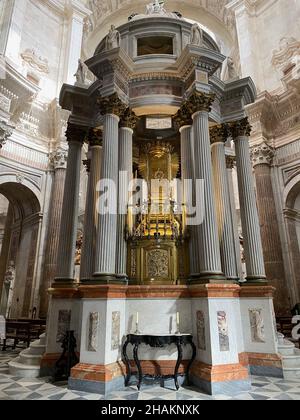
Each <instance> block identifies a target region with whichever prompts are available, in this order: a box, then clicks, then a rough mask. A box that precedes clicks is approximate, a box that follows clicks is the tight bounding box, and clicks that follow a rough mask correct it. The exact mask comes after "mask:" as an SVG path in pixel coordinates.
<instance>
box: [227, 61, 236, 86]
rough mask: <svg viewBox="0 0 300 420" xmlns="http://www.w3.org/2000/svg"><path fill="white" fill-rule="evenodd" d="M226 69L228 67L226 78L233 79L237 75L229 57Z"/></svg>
mask: <svg viewBox="0 0 300 420" xmlns="http://www.w3.org/2000/svg"><path fill="white" fill-rule="evenodd" d="M227 69H228V79H229V80H230V79H235V78H236V77H237V71H236V68H235V65H234V61H233V59H232V58H231V57H228V58H227Z"/></svg>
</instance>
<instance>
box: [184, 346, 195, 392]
mask: <svg viewBox="0 0 300 420" xmlns="http://www.w3.org/2000/svg"><path fill="white" fill-rule="evenodd" d="M190 344H191V346H192V350H193V355H192V358H191V361H190V363H189V364H188V367H187V370H186V381H187V384H188V385H190V384H191V381H190V370H191V367H192V364H193V363H194V361H195V360H196V356H197V348H196V346H195V344H194V343H193V341H191V342H190Z"/></svg>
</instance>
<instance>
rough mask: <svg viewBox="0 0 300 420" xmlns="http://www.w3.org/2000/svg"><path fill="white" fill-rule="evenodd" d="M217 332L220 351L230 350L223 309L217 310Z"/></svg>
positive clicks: (226, 322) (226, 321)
mask: <svg viewBox="0 0 300 420" xmlns="http://www.w3.org/2000/svg"><path fill="white" fill-rule="evenodd" d="M218 330H219V331H218V332H219V343H220V351H222V352H223V351H224V352H225V351H230V347H229V332H228V320H227V314H226V312H224V311H218Z"/></svg>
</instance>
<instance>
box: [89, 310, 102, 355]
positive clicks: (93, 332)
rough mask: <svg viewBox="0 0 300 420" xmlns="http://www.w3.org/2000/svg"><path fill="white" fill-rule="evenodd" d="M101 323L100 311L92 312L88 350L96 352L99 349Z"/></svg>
mask: <svg viewBox="0 0 300 420" xmlns="http://www.w3.org/2000/svg"><path fill="white" fill-rule="evenodd" d="M99 323H100V314H99V312H91V313H90V316H89V333H88V346H87V347H88V351H91V352H96V351H97V350H98V330H99Z"/></svg>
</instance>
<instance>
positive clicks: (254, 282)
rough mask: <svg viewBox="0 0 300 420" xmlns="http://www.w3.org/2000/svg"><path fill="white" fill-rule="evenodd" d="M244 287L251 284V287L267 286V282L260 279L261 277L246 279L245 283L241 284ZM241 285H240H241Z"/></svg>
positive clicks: (264, 279)
mask: <svg viewBox="0 0 300 420" xmlns="http://www.w3.org/2000/svg"><path fill="white" fill-rule="evenodd" d="M243 284H244V285H247V284H248V285H250V284H252V285H253V286H255V285H260V286H261V285H267V284H268V280H267V279H266V278H262V277H247V278H246V282H245V283H243ZM243 284H242V285H243Z"/></svg>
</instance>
